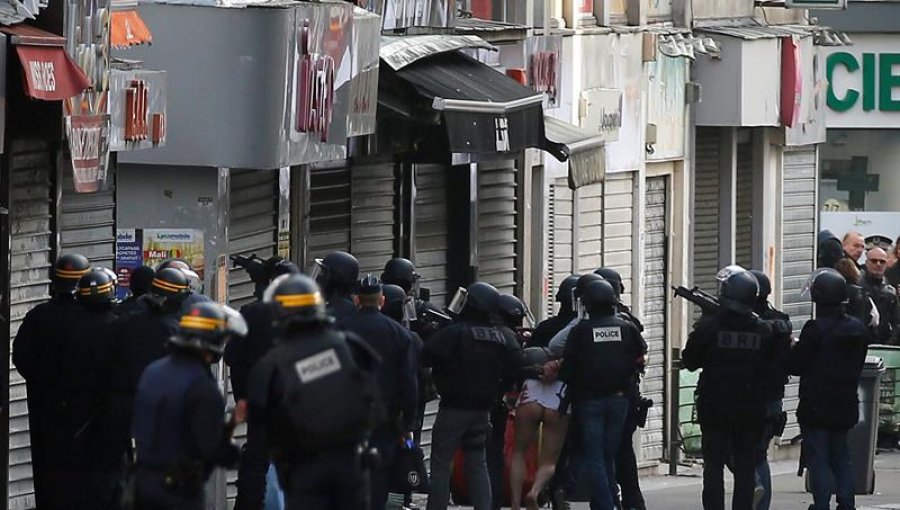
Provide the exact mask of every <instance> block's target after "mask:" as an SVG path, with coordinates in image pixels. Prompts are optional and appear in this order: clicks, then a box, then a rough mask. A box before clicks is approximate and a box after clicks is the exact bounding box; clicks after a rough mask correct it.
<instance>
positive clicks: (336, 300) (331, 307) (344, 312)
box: [328, 296, 357, 322]
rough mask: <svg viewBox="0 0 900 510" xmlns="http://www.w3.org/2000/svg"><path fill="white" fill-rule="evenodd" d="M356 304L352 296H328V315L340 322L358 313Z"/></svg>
mask: <svg viewBox="0 0 900 510" xmlns="http://www.w3.org/2000/svg"><path fill="white" fill-rule="evenodd" d="M356 311H357V310H356V305H355V304H353V300H352V299H350V296H331V297H329V298H328V315H330V316H332V317H334V320H335V321H337V322H340V321H342V320H344V319H349V318H351V317H353V316H355V315H356Z"/></svg>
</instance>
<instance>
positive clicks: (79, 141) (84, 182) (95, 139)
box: [66, 115, 109, 193]
mask: <svg viewBox="0 0 900 510" xmlns="http://www.w3.org/2000/svg"><path fill="white" fill-rule="evenodd" d="M66 135H67V137H68V139H69V153H70V156H71V159H72V173H73V177H74V182H75V191H76V192H78V193H94V192H96V191H99V190H100V189H101V188H102V187H103V184H104V183H105V182H106V172H107V166H108V163H109V115H72V116H69V117H66Z"/></svg>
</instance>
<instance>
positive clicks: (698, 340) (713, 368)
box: [681, 310, 775, 510]
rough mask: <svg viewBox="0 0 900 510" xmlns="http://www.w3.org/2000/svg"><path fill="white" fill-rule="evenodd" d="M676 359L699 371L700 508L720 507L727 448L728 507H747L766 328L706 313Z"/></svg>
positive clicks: (770, 340) (767, 346)
mask: <svg viewBox="0 0 900 510" xmlns="http://www.w3.org/2000/svg"><path fill="white" fill-rule="evenodd" d="M681 357H682V361H683V362H684V366H685V368H687V369H688V370H697V369H699V368H702V369H703V372H702V373H701V374H700V383H699V386H698V393H699V396H698V398H697V412H698V417H699V420H700V427H701V430H702V432H703V445H702V448H703V459H704V467H703V508H704V509H705V510H722V509H724V505H725V487H724V473H723V469H724V466H725V460H726V451H727V450H728V447H729V446H730V447H731V448H732V451H733V453H734V462H735V466H734V471H735V475H734V476H735V490H734V496H733V509H734V510H750V508H751V507H752V505H753V491H754V487H755V485H756V484H755V481H754V479H755V475H754V470H755V466H756V455H755V452H754V450H755V448H756V446H757V444H759V442H760V441H761V440H762V434H763V426H764V423H765V417H766V396H767V395H766V385H767V383H770V382H771V377H772V366H773V364H774V363H775V341H774V337H773V333H772V328H771V326H770V325H769V324H767V323H766V322H764V321H761V320H759V319H754V318H752V317H750V316H745V315H738V314H734V313H732V312H728V311H724V310H723V311H722V312H720V314H718V315H706V316H704V317H703V318H701V319H700V321H699V322H698V323H697V324H696V325H695V326H694V331H693V332H691V334H690V336H689V337H688V341H687V345H686V346H685V349H684V351H683V352H682V355H681Z"/></svg>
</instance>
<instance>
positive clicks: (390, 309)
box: [381, 284, 407, 320]
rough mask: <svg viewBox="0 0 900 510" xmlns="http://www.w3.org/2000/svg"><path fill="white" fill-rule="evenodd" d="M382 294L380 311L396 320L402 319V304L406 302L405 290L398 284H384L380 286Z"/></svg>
mask: <svg viewBox="0 0 900 510" xmlns="http://www.w3.org/2000/svg"><path fill="white" fill-rule="evenodd" d="M381 292H382V293H383V294H384V308H382V311H383V312H384V313H385V315H389V316H391V317H393V318H395V319H397V320H401V319H403V305H404V304H405V303H406V298H407V295H406V292H405V291H404V290H403V288H402V287H400V286H399V285H392V284H386V285H383V286H382V287H381Z"/></svg>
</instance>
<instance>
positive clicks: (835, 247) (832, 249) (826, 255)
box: [816, 230, 856, 268]
mask: <svg viewBox="0 0 900 510" xmlns="http://www.w3.org/2000/svg"><path fill="white" fill-rule="evenodd" d="M816 242H817V244H818V248H819V249H818V250H817V252H818V255H817V259H816V267H817V268H824V267H831V268H833V267H834V265H835V264H837V261H839V260H841V259H842V258H844V257H846V256H847V255H846V253H844V246H843V245H842V244H841V240H840V239H838V237H837V236H836V235H834V233H833V232H832V231H830V230H822V231H820V232H819V234H818V235H817V238H816ZM853 265H854V266H855V265H856V261H855V260H854V261H853Z"/></svg>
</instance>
